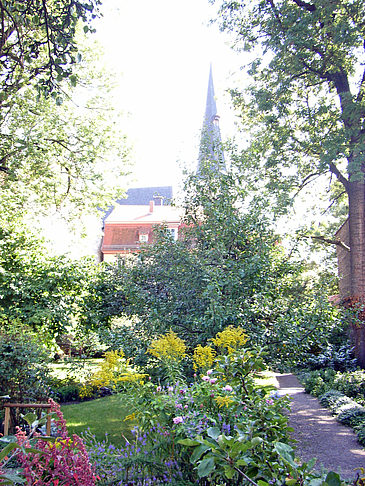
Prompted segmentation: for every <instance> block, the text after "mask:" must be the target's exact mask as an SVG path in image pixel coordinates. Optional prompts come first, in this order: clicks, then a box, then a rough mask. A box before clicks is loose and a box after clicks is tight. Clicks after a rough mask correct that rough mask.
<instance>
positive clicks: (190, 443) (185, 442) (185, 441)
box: [177, 439, 200, 447]
mask: <svg viewBox="0 0 365 486" xmlns="http://www.w3.org/2000/svg"><path fill="white" fill-rule="evenodd" d="M177 443H178V444H181V445H185V446H188V447H194V446H197V445H199V444H200V442H198V441H197V440H192V439H181V440H178V441H177Z"/></svg>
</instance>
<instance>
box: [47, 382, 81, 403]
mask: <svg viewBox="0 0 365 486" xmlns="http://www.w3.org/2000/svg"><path fill="white" fill-rule="evenodd" d="M81 387H82V385H81V384H80V383H79V382H77V381H74V380H72V379H70V378H64V379H57V378H52V379H51V380H50V392H49V394H50V396H51V397H52V398H53V399H54V400H56V401H57V402H59V403H62V402H72V401H76V400H80V398H81V397H80V391H81Z"/></svg>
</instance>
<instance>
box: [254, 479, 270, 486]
mask: <svg viewBox="0 0 365 486" xmlns="http://www.w3.org/2000/svg"><path fill="white" fill-rule="evenodd" d="M257 484H258V485H259V486H269V483H267V482H266V481H262V480H261V479H259V480H258V481H257Z"/></svg>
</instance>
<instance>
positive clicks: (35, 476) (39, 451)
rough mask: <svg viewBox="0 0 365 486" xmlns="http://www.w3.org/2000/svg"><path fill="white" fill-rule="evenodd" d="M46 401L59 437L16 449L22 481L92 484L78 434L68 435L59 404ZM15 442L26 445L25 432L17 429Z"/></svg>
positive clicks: (87, 458) (87, 459)
mask: <svg viewBox="0 0 365 486" xmlns="http://www.w3.org/2000/svg"><path fill="white" fill-rule="evenodd" d="M49 403H50V404H51V412H54V413H55V414H56V416H57V418H56V425H57V427H58V433H59V437H58V438H57V439H56V440H55V441H54V442H48V441H44V440H38V441H37V443H36V450H35V451H29V452H27V453H23V452H22V451H20V452H19V454H18V458H19V461H20V463H21V465H22V467H23V474H24V477H25V479H26V484H28V485H32V484H35V482H37V484H39V485H40V486H48V485H51V484H52V485H54V484H59V483H61V484H62V483H63V482H65V481H67V482H70V483H72V484H75V485H77V484H78V485H82V486H94V485H95V479H96V478H95V476H94V474H93V470H92V467H91V465H90V461H89V457H88V454H87V452H86V449H85V447H84V444H83V442H82V440H81V438H80V437H78V436H77V435H73V436H72V437H69V436H68V431H67V427H66V422H65V420H64V418H63V415H62V412H61V410H60V407H59V405H57V404H56V403H55V402H53V401H52V400H49ZM17 442H18V444H19V445H20V446H23V447H24V446H26V447H29V446H30V442H29V440H28V438H27V436H26V434H25V432H23V431H22V430H20V429H19V430H18V432H17Z"/></svg>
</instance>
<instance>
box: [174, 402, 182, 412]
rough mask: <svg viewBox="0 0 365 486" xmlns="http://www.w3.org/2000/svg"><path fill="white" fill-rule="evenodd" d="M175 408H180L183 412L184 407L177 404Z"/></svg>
mask: <svg viewBox="0 0 365 486" xmlns="http://www.w3.org/2000/svg"><path fill="white" fill-rule="evenodd" d="M175 407H176V408H179V409H180V410H182V408H183V406H182V405H181V403H176V404H175Z"/></svg>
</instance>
